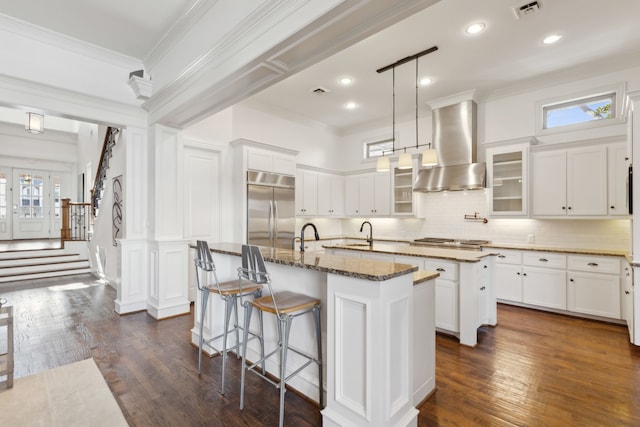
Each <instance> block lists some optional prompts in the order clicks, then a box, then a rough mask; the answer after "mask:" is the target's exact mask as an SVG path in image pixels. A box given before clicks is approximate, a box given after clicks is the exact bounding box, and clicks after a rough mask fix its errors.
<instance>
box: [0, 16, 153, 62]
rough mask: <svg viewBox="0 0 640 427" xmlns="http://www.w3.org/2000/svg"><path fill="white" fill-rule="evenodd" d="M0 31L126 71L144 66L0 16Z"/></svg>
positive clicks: (83, 42) (128, 57)
mask: <svg viewBox="0 0 640 427" xmlns="http://www.w3.org/2000/svg"><path fill="white" fill-rule="evenodd" d="M0 31H7V32H11V33H14V34H17V35H19V36H21V37H24V38H27V39H31V40H34V41H37V42H39V43H43V44H45V45H49V46H55V47H58V48H60V49H64V50H67V51H70V52H74V53H77V54H80V55H83V56H86V57H88V58H93V59H96V60H98V61H102V62H106V63H109V64H113V65H116V66H119V67H123V68H125V69H128V70H136V69H139V68H142V67H143V66H144V64H143V63H142V61H140V60H138V59H136V58H132V57H130V56H127V55H123V54H121V53H118V52H114V51H112V50H109V49H105V48H103V47H100V46H97V45H94V44H91V43H88V42H85V41H83V40H79V39H76V38H73V37H69V36H66V35H64V34H61V33H57V32H55V31H51V30H48V29H46V28H42V27H39V26H37V25H33V24H30V23H28V22H25V21H22V20H19V19H16V18H13V17H10V16H7V15H0Z"/></svg>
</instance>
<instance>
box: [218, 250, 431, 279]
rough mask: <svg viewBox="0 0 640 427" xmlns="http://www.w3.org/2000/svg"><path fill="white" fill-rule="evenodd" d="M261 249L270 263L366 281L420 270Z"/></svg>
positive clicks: (354, 259)
mask: <svg viewBox="0 0 640 427" xmlns="http://www.w3.org/2000/svg"><path fill="white" fill-rule="evenodd" d="M209 249H210V250H211V251H212V252H216V253H221V254H226V255H236V256H240V255H241V254H242V245H241V244H239V243H212V244H210V245H209ZM260 250H261V252H262V256H263V257H264V260H265V261H267V262H273V263H276V264H282V265H289V266H292V267H299V268H305V269H308V270H315V271H322V272H326V273H332V274H339V275H342V276H348V277H354V278H358V279H363V280H372V281H383V280H389V279H392V278H394V277H399V276H403V275H405V274H409V273H413V272H415V271H417V270H418V267H416V266H414V265H408V264H398V263H393V262H386V261H376V260H370V259H358V258H353V257H345V256H338V255H328V254H324V253H319V252H307V253H304V252H302V253H301V252H294V251H292V250H290V249H277V248H267V247H261V248H260ZM429 273H431V272H429ZM432 274H433V273H432ZM434 277H437V276H434ZM419 279H420V280H422V281H424V280H428V279H424V278H421V276H420V277H419ZM414 281H415V277H414Z"/></svg>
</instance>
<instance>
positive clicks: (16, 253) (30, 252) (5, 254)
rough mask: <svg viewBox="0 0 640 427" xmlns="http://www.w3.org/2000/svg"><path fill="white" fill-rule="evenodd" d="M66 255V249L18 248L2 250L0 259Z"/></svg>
mask: <svg viewBox="0 0 640 427" xmlns="http://www.w3.org/2000/svg"><path fill="white" fill-rule="evenodd" d="M56 255H66V253H65V251H64V249H61V248H51V249H26V250H25V249H18V250H10V251H2V252H0V260H3V259H11V258H25V257H29V258H31V257H39V256H56Z"/></svg>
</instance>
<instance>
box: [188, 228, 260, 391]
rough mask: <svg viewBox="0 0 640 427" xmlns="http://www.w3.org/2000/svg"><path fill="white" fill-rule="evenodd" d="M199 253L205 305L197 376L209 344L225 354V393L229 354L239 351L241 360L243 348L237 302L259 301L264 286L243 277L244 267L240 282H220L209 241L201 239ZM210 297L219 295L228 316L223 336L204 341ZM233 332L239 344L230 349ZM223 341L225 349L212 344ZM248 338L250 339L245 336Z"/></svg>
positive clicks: (223, 365)
mask: <svg viewBox="0 0 640 427" xmlns="http://www.w3.org/2000/svg"><path fill="white" fill-rule="evenodd" d="M196 247H197V254H196V258H195V260H194V262H195V266H196V281H197V285H198V291H199V292H200V294H201V299H202V304H201V309H200V310H201V312H200V337H199V343H198V374H200V373H201V372H202V347H203V346H204V345H209V346H210V347H211V348H213V349H214V350H215V351H216V352H218V353H220V354H221V355H222V384H221V387H220V393H221V394H224V389H225V372H226V365H227V357H228V356H227V353H229V351H233V350H235V351H236V357H237V358H238V359H239V358H240V351H239V350H240V349H241V348H242V342H241V341H240V331H241V330H242V327H241V326H240V324H239V321H238V301H240V302H241V303H242V302H243V301H242V298H243V297H249V296H252V297H253V298H259V297H261V296H262V285H261V284H258V283H254V282H251V281H249V280H247V278H246V276H244V275H243V274H242V270H243V269H242V267H241V268H239V269H238V279H234V280H229V281H225V282H222V283H221V282H220V281H219V280H218V275H217V274H216V267H215V264H214V262H213V258H212V257H211V252H210V251H209V245H208V244H207V242H205V241H203V240H198V241H197V242H196ZM243 266H245V267H246V265H245V260H244V257H243ZM200 272H203V273H204V274H206V279H207V280H206V281H205V284H201V280H200ZM210 294H218V295H219V297H220V298H221V299H222V301H224V306H225V310H224V311H225V313H224V326H223V327H224V330H223V332H222V333H221V334H219V335H216V336H214V337H211V338H209V339H207V340H206V341H205V339H204V333H203V332H204V319H205V315H206V311H207V303H208V301H209V295H210ZM232 313H234V314H235V318H234V320H235V322H234V324H233V327H232V328H231V329H229V325H230V322H231V314H232ZM230 333H234V334H235V338H236V342H235V344H234V345H233V346H227V337H228V335H229V334H230ZM251 335H252V337H256V338H258V339H259V340H262V337H261V336H256V334H251ZM220 338H222V348H221V349H217V348H215V347H214V346H213V345H211V343H212V342H213V341H216V340H218V339H220ZM246 339H249V338H248V337H246ZM260 344H261V347H262V348H263V349H264V346H263V343H262V341H261V343H260Z"/></svg>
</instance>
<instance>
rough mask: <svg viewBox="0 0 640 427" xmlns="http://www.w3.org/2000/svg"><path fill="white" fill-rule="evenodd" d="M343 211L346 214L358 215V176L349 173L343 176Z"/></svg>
mask: <svg viewBox="0 0 640 427" xmlns="http://www.w3.org/2000/svg"><path fill="white" fill-rule="evenodd" d="M344 213H345V215H347V216H358V215H360V177H358V175H349V176H346V177H345V178H344Z"/></svg>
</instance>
